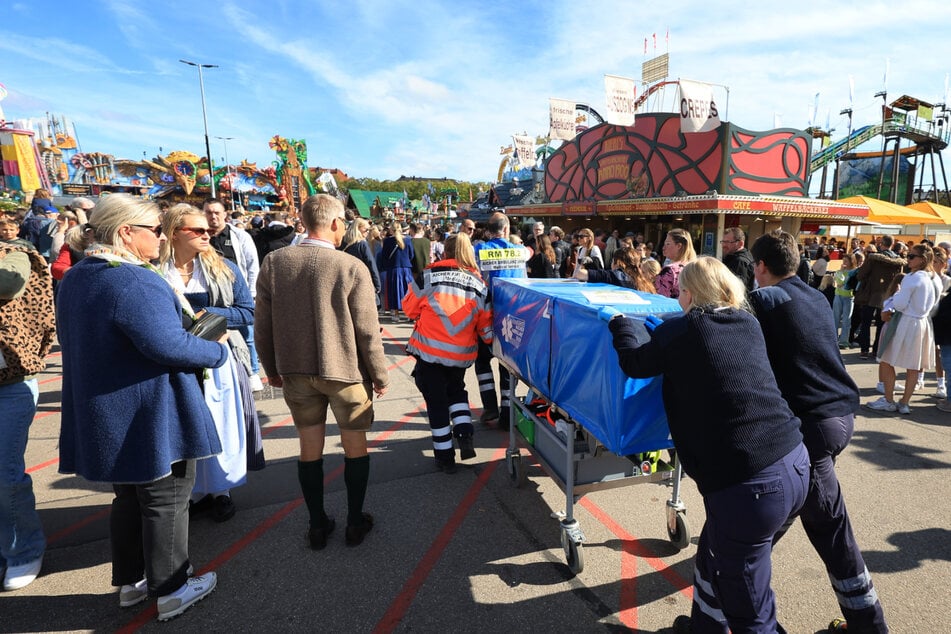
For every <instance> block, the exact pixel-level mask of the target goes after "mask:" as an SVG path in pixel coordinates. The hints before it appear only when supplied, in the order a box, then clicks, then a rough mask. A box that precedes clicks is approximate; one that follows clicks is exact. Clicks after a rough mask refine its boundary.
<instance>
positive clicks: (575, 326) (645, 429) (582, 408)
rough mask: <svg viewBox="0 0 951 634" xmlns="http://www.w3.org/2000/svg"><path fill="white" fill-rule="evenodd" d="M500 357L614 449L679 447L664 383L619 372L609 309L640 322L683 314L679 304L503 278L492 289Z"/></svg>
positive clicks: (604, 289) (611, 290)
mask: <svg viewBox="0 0 951 634" xmlns="http://www.w3.org/2000/svg"><path fill="white" fill-rule="evenodd" d="M492 297H493V301H492V306H493V313H494V316H493V325H494V328H495V341H494V343H493V345H492V347H493V352H494V354H495V356H496V357H497V358H498V359H500V360H502V361H504V362H505V364H506V365H507V366H508V367H509V368H512V369H514V370H515V373H516V374H517V375H518V376H519V378H520V380H522V381H524V382H526V383H527V384H528V385H529V386H530V387H531V388H533V389H534V390H535V391H536V392H538V393H539V394H541V395H542V396H543V397H545V398H546V399H548V400H549V401H551V402H552V403H554V404H555V405H557V406H558V408H559V409H561V410H563V411H564V412H565V413H567V414H568V416H570V417H571V418H572V419H573V420H574V421H576V422H577V423H579V424H580V425H581V426H582V427H584V428H585V429H587V430H588V431H589V432H591V434H593V435H594V437H595V438H597V439H598V440H599V441H600V442H601V443H602V444H603V445H604V446H605V447H607V448H608V449H609V450H610V451H612V452H614V453H616V454H619V455H622V456H624V455H629V454H632V453H639V452H642V451H654V450H657V449H667V448H669V447H672V446H673V442H672V441H671V440H670V431H669V430H668V428H667V415H666V413H665V412H664V404H663V400H662V398H661V378H660V377H653V378H650V379H631V378H628V377H627V376H626V375H625V374H624V373H623V372H622V371H621V368H620V367H619V366H618V362H617V353H616V352H615V351H614V346H613V345H612V343H611V333H610V331H609V330H608V326H607V324H606V323H605V322H604V321H602V320H601V319H599V318H598V310H599V309H600V308H601V307H602V306H605V305H610V306H613V307H614V308H616V309H617V310H619V311H621V312H622V313H624V314H626V315H628V316H630V317H634V318H637V317H638V316H640V317H646V316H647V315H657V316H659V317H661V318H663V317H664V316H669V315H674V314H680V312H681V310H680V304H679V303H678V302H677V300H675V299H670V298H668V297H663V296H661V295H651V294H649V293H640V292H637V291H633V290H629V289H626V288H622V287H618V286H612V285H610V284H587V283H584V282H578V281H577V280H539V279H511V278H509V279H504V278H500V279H497V280H494V284H493V287H492Z"/></svg>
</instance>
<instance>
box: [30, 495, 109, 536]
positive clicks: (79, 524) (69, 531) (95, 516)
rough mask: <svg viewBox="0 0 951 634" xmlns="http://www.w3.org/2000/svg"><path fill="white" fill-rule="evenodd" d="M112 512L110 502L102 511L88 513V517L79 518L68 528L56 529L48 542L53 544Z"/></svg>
mask: <svg viewBox="0 0 951 634" xmlns="http://www.w3.org/2000/svg"><path fill="white" fill-rule="evenodd" d="M111 512H112V505H111V504H110V505H109V506H107V507H106V508H104V509H101V510H100V511H98V512H96V513H93V514H92V515H87V516H86V517H84V518H83V519H81V520H79V521H78V522H76V523H75V524H70V525H69V526H67V527H66V528H63V529H60V530H58V531H56V532H55V533H53V534H52V535H50V536H49V537H47V538H46V543H47V544H53V543H55V542H58V541H59V540H61V539H63V538H64V537H67V536H69V535H72V534H73V533H75V532H76V531H78V530H79V529H80V528H82V527H84V526H88V525H89V524H92V523H93V522H98V521H99V520H101V519H105V518H107V517H109V514H110V513H111Z"/></svg>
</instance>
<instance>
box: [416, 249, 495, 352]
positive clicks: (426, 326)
mask: <svg viewBox="0 0 951 634" xmlns="http://www.w3.org/2000/svg"><path fill="white" fill-rule="evenodd" d="M403 312H404V313H406V316H407V317H409V318H410V319H413V320H415V321H416V326H415V328H413V334H411V335H410V338H409V343H407V344H406V350H407V352H409V353H410V354H411V355H413V356H415V357H418V358H420V359H422V360H423V361H427V362H429V363H439V364H441V365H447V366H452V367H462V368H467V367H469V366H470V365H472V364H473V363H474V362H475V360H476V356H477V353H478V343H479V338H480V337H481V338H482V340H483V341H484V342H486V343H491V342H492V312H491V310H490V309H489V308H488V307H487V306H486V286H485V283H484V282H483V281H482V279H481V278H480V277H479V275H478V273H476V272H475V271H473V270H469V269H463V268H460V266H459V265H458V264H457V263H456V261H455V260H441V261H439V262H437V263H435V264H432V265H430V266H428V267H426V269H424V271H423V278H422V287H420V286H417V284H416V283H415V282H414V283H413V286H412V287H411V288H410V290H409V292H408V293H406V297H404V298H403Z"/></svg>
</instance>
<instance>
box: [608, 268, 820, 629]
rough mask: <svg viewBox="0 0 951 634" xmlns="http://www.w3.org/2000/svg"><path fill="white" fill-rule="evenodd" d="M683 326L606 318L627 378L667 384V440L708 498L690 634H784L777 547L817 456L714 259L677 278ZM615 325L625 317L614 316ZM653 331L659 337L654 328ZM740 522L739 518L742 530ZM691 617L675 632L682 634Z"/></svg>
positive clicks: (735, 289) (729, 276) (731, 279)
mask: <svg viewBox="0 0 951 634" xmlns="http://www.w3.org/2000/svg"><path fill="white" fill-rule="evenodd" d="M678 283H679V286H680V288H679V297H678V299H679V301H680V306H681V307H682V308H683V309H684V314H683V316H681V317H675V318H673V319H669V320H667V321H665V322H663V323H660V320H658V319H656V318H655V317H650V318H649V319H648V322H647V323H648V325H650V324H659V325H657V326H656V329H654V330H653V332H652V333H651V332H649V331H648V329H647V328H646V327H645V325H644V323H642V322H640V321H635V320H633V319H628V318H626V317H623V316H622V315H620V314H614V315H611V314H610V313H611V312H612V310H613V309H610V308H607V309H602V316H603V317H607V318H609V328H610V330H611V332H612V334H613V335H614V348H615V349H616V350H617V353H618V360H619V362H620V365H621V369H622V370H623V371H624V373H625V374H627V375H628V376H630V377H635V378H646V377H651V376H657V375H662V376H663V377H664V382H663V398H664V407H665V409H666V410H667V421H668V424H669V425H670V435H671V438H672V439H673V441H674V446H675V447H676V449H677V456H678V457H679V459H680V461H681V463H682V464H683V468H684V471H685V472H686V473H687V474H688V475H690V477H691V478H693V479H694V481H695V482H696V483H697V488H698V489H699V491H700V493H701V495H703V503H704V508H705V510H706V515H707V520H706V523H705V524H704V527H703V529H702V531H701V533H700V541H699V544H698V545H697V558H696V563H695V566H696V574H695V583H694V589H693V609H692V612H691V616H690V619H689V624H690V628H689V631H692V632H726V631H727V627H729V628H730V629H731V630H732V631H733V632H762V633H766V632H770V633H772V632H776V631H782V629H781V628H779V626H778V624H777V622H776V608H775V603H774V596H773V591H772V589H771V588H770V576H771V566H770V555H771V553H772V543H773V537H774V535H776V533H777V532H778V531H779V530H780V529H781V528H782V526H783V525H784V524H785V522H786V521H787V520H788V519H789V518H790V517H792V516H793V515H794V514H795V513H796V512H798V510H799V508H800V507H801V506H802V504H803V502H804V501H805V499H806V489H807V487H808V484H809V455H808V453H807V452H806V448H805V447H804V446H803V444H802V434H801V433H800V431H799V425H800V422H799V419H798V418H796V416H795V415H793V413H792V411H791V410H790V409H789V406H788V405H787V404H786V401H784V400H783V397H782V394H781V393H780V391H779V387H778V386H777V384H776V379H775V378H774V376H773V371H772V369H771V368H770V365H769V358H768V357H767V355H766V343H765V341H764V339H763V333H762V330H761V329H760V326H759V323H758V322H757V321H756V318H755V317H754V316H753V315H752V314H750V313H749V312H747V311H746V310H744V306H745V297H746V287H745V286H744V285H743V283H742V282H741V281H740V280H739V278H737V277H736V276H735V275H733V273H731V272H730V270H729V269H727V268H726V266H725V265H724V264H723V263H722V262H720V261H719V260H716V259H714V258H710V257H702V258H700V259H699V260H695V261H692V262H689V263H688V264H686V265H685V266H684V267H683V269H682V271H681V272H680V276H679V282H678ZM614 312H615V313H616V311H614ZM651 328H653V325H651ZM737 518H741V520H740V521H738V519H737ZM685 621H687V617H678V619H677V621H675V627H676V628H677V630H678V631H686V630H685V629H684V625H685V623H684V622H685Z"/></svg>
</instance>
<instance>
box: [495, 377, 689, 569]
mask: <svg viewBox="0 0 951 634" xmlns="http://www.w3.org/2000/svg"><path fill="white" fill-rule="evenodd" d="M497 360H498V361H499V363H500V364H502V365H503V366H504V367H505V368H506V369H507V370H508V371H509V373H510V375H511V382H510V395H511V398H510V402H511V407H510V408H509V446H508V448H507V449H506V452H505V464H506V468H507V470H508V475H509V479H510V481H511V483H512V485H513V486H515V487H516V488H517V487H521V486H522V485H523V484H524V483H525V479H526V472H525V466H524V464H523V462H522V452H521V448H520V446H519V443H520V442H521V443H522V444H523V445H524V446H525V448H526V449H527V450H528V451H529V453H531V454H532V456H534V457H535V458H536V459H537V460H538V464H539V465H540V466H541V468H542V470H543V471H544V472H545V473H546V474H547V475H548V476H549V477H550V478H551V479H552V480H554V481H555V483H556V484H557V485H558V486H559V487H560V488H561V489H562V491H564V493H565V510H564V511H556V512H555V513H553V514H552V517H554V518H555V519H558V520H559V528H560V532H561V546H562V548H563V549H564V552H565V560H566V563H567V564H568V568H569V569H570V570H571V572H572V573H574V574H579V573H581V572H582V571H583V570H584V550H583V544H584V542H585V535H584V531H582V529H581V524H580V523H579V522H578V520H577V519H576V518H575V516H574V511H573V509H574V504H575V503H576V502H577V501H578V500H579V499H580V498H581V496H583V495H584V494H586V493H590V492H592V491H600V490H605V489H614V488H620V487H625V486H630V485H634V484H647V483H665V484H667V485H669V486H670V487H671V494H670V499H668V500H667V514H666V522H667V536H668V538H669V539H670V541H671V543H672V544H673V545H674V547H675V548H677V550H683V549H684V548H686V547H687V545H688V544H689V543H690V537H691V535H690V527H689V525H688V523H687V518H686V513H687V508H686V506H685V505H684V503H683V501H682V500H681V498H680V483H681V479H682V476H683V471H682V468H681V466H680V461H679V459H677V457H676V454H674V458H673V464H670V463H668V462H666V461H664V460H658V461H657V463H656V469H654V468H653V467H652V464H651V463H650V462H647V463H641V464H636V463H635V462H634V461H632V460H630V459H629V458H627V457H624V456H619V455H617V454H615V453H613V452H611V451H609V450H608V449H607V448H606V447H605V446H604V445H602V444H601V443H600V442H599V441H598V440H597V439H596V438H595V437H594V436H593V435H592V434H591V433H590V432H589V431H587V430H586V429H585V428H584V427H583V426H582V425H581V424H580V423H578V422H576V421H574V420H572V419H571V418H570V417H569V416H568V415H567V414H566V413H565V412H564V410H562V409H561V408H559V407H558V405H557V404H556V403H552V402H550V401H548V400H547V399H544V397H540V396H539V397H540V398H542V399H543V400H545V401H546V402H547V403H548V405H549V406H550V407H552V408H553V409H554V410H555V411H556V412H557V413H558V414H559V416H560V418H562V419H564V422H565V423H566V424H567V426H568V433H567V434H566V435H565V437H562V435H561V434H559V433H558V432H557V431H556V430H555V428H553V427H552V426H551V425H550V424H548V422H547V421H543V420H542V419H540V418H539V417H538V416H536V415H535V414H534V413H533V412H532V411H531V410H530V409H529V406H528V405H527V404H526V402H525V401H524V400H522V399H520V398H516V397H515V394H516V390H515V388H516V386H517V385H518V383H519V381H520V380H522V379H520V377H519V374H518V371H517V369H516V368H513V367H511V366H510V365H509V364H507V363H504V362H503V361H502V360H501V359H497ZM522 382H525V381H524V380H522ZM526 385H528V387H529V390H530V391H531V393H532V394H535V395H539V392H538V391H537V390H535V389H533V388H532V386H531V385H530V384H528V383H526ZM525 400H528V401H530V400H531V399H530V398H527V399H525ZM519 413H520V414H521V415H522V416H525V417H526V418H528V419H529V420H531V421H532V422H533V423H534V425H535V443H534V444H532V443H530V442H529V441H528V439H526V438H525V437H524V436H523V435H522V433H521V432H520V431H518V427H517V416H518V414H519ZM579 431H580V432H581V434H582V437H583V440H581V439H579V438H578V436H579V433H578V432H579ZM568 438H573V439H575V440H574V442H573V443H571V444H572V446H571V448H570V449H569V443H568V440H567V439H568ZM519 439H521V441H520V440H519ZM667 448H668V447H660V448H658V449H667Z"/></svg>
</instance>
